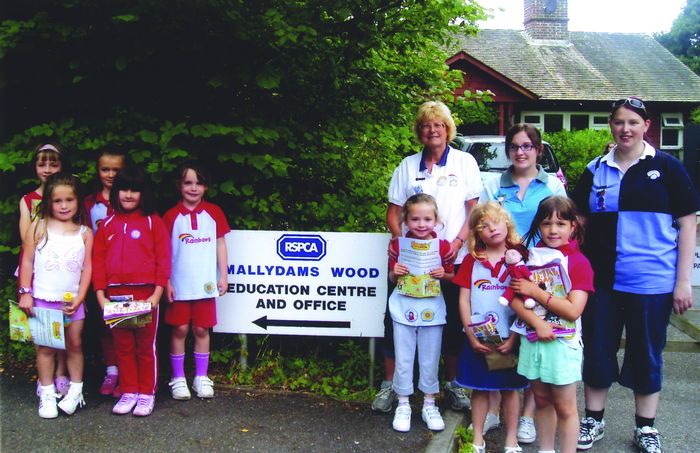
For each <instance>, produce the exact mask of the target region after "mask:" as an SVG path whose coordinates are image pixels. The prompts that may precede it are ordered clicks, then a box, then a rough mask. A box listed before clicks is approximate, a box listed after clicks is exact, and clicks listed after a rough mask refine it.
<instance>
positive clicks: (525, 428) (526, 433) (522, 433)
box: [518, 416, 537, 444]
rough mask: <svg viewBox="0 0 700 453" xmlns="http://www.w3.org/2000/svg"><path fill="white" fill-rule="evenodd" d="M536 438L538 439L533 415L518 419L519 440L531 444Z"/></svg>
mask: <svg viewBox="0 0 700 453" xmlns="http://www.w3.org/2000/svg"><path fill="white" fill-rule="evenodd" d="M535 439H537V430H536V429H535V420H533V419H532V417H525V416H522V417H520V420H518V442H520V443H523V444H531V443H533V442H534V441H535Z"/></svg>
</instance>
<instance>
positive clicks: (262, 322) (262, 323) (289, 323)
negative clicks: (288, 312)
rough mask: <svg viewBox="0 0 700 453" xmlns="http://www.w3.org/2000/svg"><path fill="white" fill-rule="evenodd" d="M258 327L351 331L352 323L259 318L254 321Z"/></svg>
mask: <svg viewBox="0 0 700 453" xmlns="http://www.w3.org/2000/svg"><path fill="white" fill-rule="evenodd" d="M253 324H255V325H256V326H258V327H262V328H263V329H265V330H267V326H279V327H326V328H334V327H335V328H342V329H349V328H350V321H302V320H292V319H267V316H263V317H262V318H258V319H256V320H255V321H253Z"/></svg>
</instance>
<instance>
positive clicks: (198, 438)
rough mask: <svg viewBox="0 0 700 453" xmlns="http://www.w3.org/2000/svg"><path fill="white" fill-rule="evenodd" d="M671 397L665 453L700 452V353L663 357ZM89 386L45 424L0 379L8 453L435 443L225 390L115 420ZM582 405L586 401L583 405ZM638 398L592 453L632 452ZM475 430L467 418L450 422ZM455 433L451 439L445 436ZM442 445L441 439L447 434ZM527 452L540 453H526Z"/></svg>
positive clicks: (310, 406)
mask: <svg viewBox="0 0 700 453" xmlns="http://www.w3.org/2000/svg"><path fill="white" fill-rule="evenodd" d="M664 360H665V390H664V391H663V395H662V402H661V407H660V409H659V418H658V421H657V426H658V428H659V430H660V431H661V433H662V435H663V439H662V440H663V443H664V446H665V447H666V451H667V452H693V451H698V448H697V446H698V445H700V429H698V428H700V422H698V414H700V354H691V353H677V352H672V353H665V354H664ZM95 385H96V384H93V385H92V386H90V385H88V386H87V391H86V399H87V402H88V405H87V406H86V407H85V408H83V409H81V410H79V411H78V412H77V413H76V414H75V415H74V416H72V417H67V416H60V417H59V418H58V419H56V420H42V419H40V418H39V417H38V415H37V413H36V398H35V397H34V396H33V389H34V387H33V383H31V382H27V379H26V378H24V377H12V376H9V375H7V374H5V375H3V376H1V377H0V391H1V392H2V393H1V394H0V396H1V400H0V414H1V415H0V428H1V430H2V431H1V435H2V440H1V444H0V447H1V451H2V452H20V451H32V452H41V451H46V452H49V451H51V452H56V451H71V452H82V451H86V452H87V451H89V452H95V451H106V450H108V449H109V450H110V451H114V452H122V451H123V452H127V451H134V450H137V449H138V450H140V451H158V452H160V451H168V452H180V451H210V452H218V451H227V452H255V451H264V452H401V453H407V452H419V451H424V450H425V449H426V447H428V446H429V444H430V442H431V439H432V438H433V436H432V435H431V433H430V432H429V431H428V430H427V429H426V428H425V426H424V424H423V423H422V421H421V420H420V416H419V415H418V416H416V415H415V414H419V412H418V410H415V411H414V418H413V429H412V431H411V432H410V433H408V434H399V433H396V432H394V431H393V430H392V429H391V415H376V414H373V413H372V412H371V411H370V409H369V404H368V403H354V404H349V403H342V402H337V401H334V400H330V399H326V398H320V397H314V396H306V395H289V394H274V393H261V392H257V391H253V390H247V391H246V390H233V389H228V390H220V389H217V396H216V398H214V399H213V400H208V401H205V400H197V399H193V400H191V401H188V402H180V401H174V400H171V399H170V398H169V396H168V395H167V394H165V393H161V394H159V395H158V400H157V404H156V410H155V412H154V414H153V415H152V416H151V417H147V418H142V419H140V418H136V417H133V416H131V415H127V416H115V415H112V414H111V413H110V410H111V407H112V404H113V400H112V399H111V398H105V397H102V396H100V395H98V394H97V392H96V388H95ZM579 404H580V405H581V403H579ZM633 414H634V407H633V402H632V395H631V393H630V392H629V391H627V390H626V389H623V388H621V387H618V386H614V387H613V389H612V391H611V398H610V404H609V405H608V408H607V411H606V421H607V423H608V431H607V435H606V437H605V438H604V439H603V440H601V441H599V442H598V443H596V445H595V447H594V449H593V450H592V451H594V452H606V453H607V452H633V451H635V450H634V448H632V445H631V443H630V439H631V432H632V428H633V425H634V418H633ZM452 419H454V420H455V422H462V423H468V422H469V414H466V415H465V416H464V417H453V418H452ZM446 434H448V433H446ZM443 437H444V436H443ZM503 437H504V431H503V429H497V430H495V431H493V432H491V433H489V434H488V435H487V437H486V439H487V443H488V445H489V451H502V442H503ZM524 451H525V452H526V453H531V452H536V451H537V449H536V448H535V446H525V448H524Z"/></svg>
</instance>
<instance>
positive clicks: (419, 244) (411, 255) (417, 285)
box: [396, 237, 442, 297]
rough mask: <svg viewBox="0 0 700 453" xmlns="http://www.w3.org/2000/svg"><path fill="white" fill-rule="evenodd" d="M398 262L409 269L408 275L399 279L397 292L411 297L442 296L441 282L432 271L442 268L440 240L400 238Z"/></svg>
mask: <svg viewBox="0 0 700 453" xmlns="http://www.w3.org/2000/svg"><path fill="white" fill-rule="evenodd" d="M398 262H399V263H401V264H405V265H406V266H407V267H408V275H402V276H400V277H399V278H398V279H397V282H396V290H397V291H398V292H399V294H403V295H405V296H409V297H435V296H439V295H440V281H439V280H438V279H436V278H433V277H431V276H430V271H431V270H433V269H436V268H438V267H440V266H442V259H441V258H440V240H439V239H430V240H422V239H414V238H405V237H402V238H399V257H398Z"/></svg>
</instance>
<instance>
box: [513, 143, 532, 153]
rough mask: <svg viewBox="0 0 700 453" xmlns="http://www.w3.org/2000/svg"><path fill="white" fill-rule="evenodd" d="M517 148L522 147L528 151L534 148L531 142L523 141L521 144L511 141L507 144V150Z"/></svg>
mask: <svg viewBox="0 0 700 453" xmlns="http://www.w3.org/2000/svg"><path fill="white" fill-rule="evenodd" d="M519 149H522V150H523V151H524V152H526V153H527V152H529V151H532V150H533V149H535V145H533V144H532V143H523V144H522V145H516V144H515V143H511V144H510V145H508V151H512V152H516V151H518V150H519Z"/></svg>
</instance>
